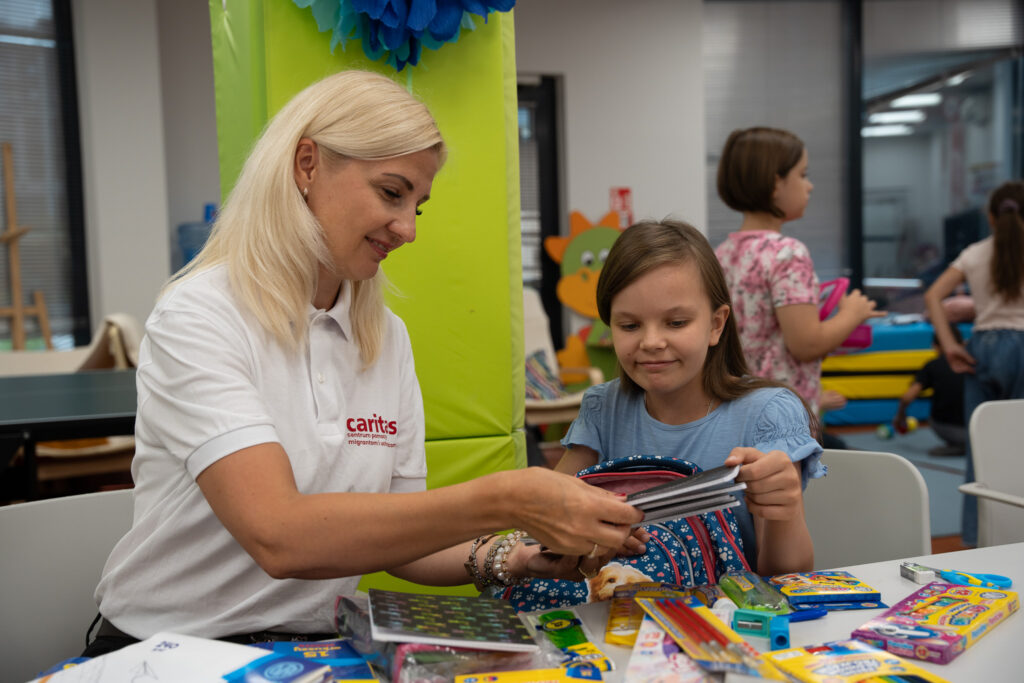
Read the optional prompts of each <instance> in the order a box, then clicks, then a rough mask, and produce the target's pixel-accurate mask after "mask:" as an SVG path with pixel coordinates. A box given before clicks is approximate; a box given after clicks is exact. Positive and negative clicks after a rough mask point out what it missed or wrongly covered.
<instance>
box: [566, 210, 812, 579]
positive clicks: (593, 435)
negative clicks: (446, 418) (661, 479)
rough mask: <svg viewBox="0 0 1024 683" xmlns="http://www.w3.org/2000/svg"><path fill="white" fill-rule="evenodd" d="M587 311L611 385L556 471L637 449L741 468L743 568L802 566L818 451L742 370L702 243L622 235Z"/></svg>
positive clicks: (584, 415) (765, 384)
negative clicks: (609, 365)
mask: <svg viewBox="0 0 1024 683" xmlns="http://www.w3.org/2000/svg"><path fill="white" fill-rule="evenodd" d="M597 307H598V312H599V313H600V316H601V320H602V321H604V323H605V324H607V325H608V326H609V327H610V328H611V332H612V344H613V346H614V348H615V355H616V357H617V359H618V365H619V378H618V379H616V380H612V381H611V382H607V383H605V384H601V385H598V386H596V387H592V388H591V389H589V390H588V391H587V393H586V395H585V396H584V398H583V403H582V405H581V407H580V414H579V417H577V419H576V420H575V421H574V422H573V423H572V425H571V426H570V428H569V431H568V433H567V434H566V436H565V438H564V439H563V440H562V444H563V445H564V446H566V448H567V449H568V450H567V451H566V452H565V455H564V456H563V457H562V460H561V461H560V462H559V464H558V468H557V469H559V470H560V471H562V472H577V471H579V470H580V469H582V468H584V467H588V466H590V465H594V464H596V463H598V462H599V461H606V460H611V459H615V458H620V457H624V456H629V455H633V454H637V453H643V454H656V455H661V456H671V457H675V458H680V459H685V460H689V461H691V462H693V463H695V464H697V465H699V466H700V467H701V468H703V469H705V470H707V469H711V468H713V467H717V466H719V465H723V464H725V465H741V466H742V467H741V469H740V473H739V476H738V477H737V480H738V481H744V482H746V483H747V489H746V504H745V505H741V506H740V507H737V508H734V511H735V512H736V518H737V520H738V521H739V524H740V531H741V537H742V539H743V546H744V553H745V554H746V555H747V557H748V561H749V563H750V565H751V567H756V569H757V571H758V572H760V573H762V574H778V573H785V572H793V571H806V570H810V569H811V568H812V566H813V561H814V550H813V546H812V543H811V536H810V533H809V532H808V530H807V524H806V522H805V521H804V510H803V486H804V485H805V483H806V481H807V479H808V478H810V477H820V476H822V475H823V473H824V468H823V467H822V466H821V465H820V464H819V462H818V460H819V457H820V455H821V447H820V446H819V445H818V443H817V441H815V439H814V437H813V436H812V435H811V427H810V424H809V422H810V421H811V418H809V414H808V411H807V409H806V408H805V406H804V405H803V404H802V403H801V401H800V399H799V398H798V397H797V396H796V395H794V394H793V393H792V392H791V391H789V390H788V389H787V388H785V387H782V386H780V385H778V384H777V383H775V382H771V381H769V380H764V379H760V378H756V377H751V376H750V375H749V374H748V372H747V365H746V362H745V360H744V358H743V352H742V349H741V347H740V342H739V335H738V334H737V331H736V326H735V323H734V322H733V320H732V317H731V316H730V311H731V305H730V301H729V290H728V288H727V287H726V284H725V278H724V277H723V275H722V269H721V267H720V266H719V264H718V261H717V260H716V259H715V255H714V252H713V251H712V250H711V245H710V244H708V241H707V239H705V237H704V236H703V235H701V234H700V232H698V231H697V230H696V229H694V228H693V227H691V226H689V225H686V224H685V223H679V222H674V221H664V222H661V223H638V224H636V225H634V226H632V227H630V228H628V229H627V230H625V231H624V232H623V233H622V235H621V236H620V237H619V238H618V240H617V241H616V242H615V245H614V246H613V247H612V249H611V251H610V252H609V254H608V259H607V260H606V261H605V264H604V267H603V268H602V269H601V276H600V279H599V280H598V285H597ZM645 537H646V534H643V533H642V532H641V533H640V534H638V538H639V540H645ZM633 540H637V539H633ZM622 552H623V553H632V552H635V548H632V547H627V548H624V549H622Z"/></svg>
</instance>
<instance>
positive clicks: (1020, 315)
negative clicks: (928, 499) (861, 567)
mask: <svg viewBox="0 0 1024 683" xmlns="http://www.w3.org/2000/svg"><path fill="white" fill-rule="evenodd" d="M1022 207H1024V182H1021V181H1019V180H1014V181H1010V182H1006V183H1003V184H1002V185H1001V186H999V187H998V188H997V189H996V190H995V191H994V192H993V193H992V196H991V197H990V198H989V202H988V222H989V225H990V226H991V227H992V235H991V236H989V237H986V238H985V239H983V240H981V241H980V242H975V243H974V244H971V245H970V246H968V247H967V248H965V249H964V250H963V251H962V252H960V255H959V256H957V257H956V259H955V260H954V261H953V263H952V264H950V266H949V268H947V269H946V270H945V271H944V272H943V273H942V275H940V276H939V277H938V279H937V280H935V282H933V283H932V286H931V287H929V288H928V291H927V292H925V295H924V301H925V305H926V306H927V308H928V314H929V316H930V317H931V320H932V325H933V326H934V327H935V335H936V336H937V337H938V338H939V344H940V345H941V346H942V352H943V353H944V354H945V355H946V359H947V360H949V364H950V366H951V367H952V368H953V369H954V370H956V371H957V372H963V373H967V374H966V376H965V378H964V423H965V424H970V419H971V413H973V412H974V409H975V408H977V407H978V406H979V405H980V404H981V403H983V402H985V401H998V400H1002V399H1009V398H1024V220H1022V213H1021V210H1022ZM963 282H967V284H968V286H969V287H970V290H971V296H972V298H973V299H974V305H975V308H976V310H977V314H976V316H975V318H974V329H973V332H972V333H971V338H970V339H969V340H968V341H967V344H966V346H965V345H964V344H962V343H959V342H958V341H957V340H956V339H955V338H954V337H953V333H952V332H951V331H950V328H949V320H948V318H947V316H946V311H945V309H944V308H943V306H942V301H943V299H945V298H946V297H947V296H949V295H950V294H952V293H953V290H955V289H956V288H957V287H958V286H959V285H960V284H962V283H963ZM965 478H966V481H968V482H970V481H974V460H973V458H972V457H971V452H970V443H969V442H968V451H967V471H966V473H965ZM961 536H962V538H961V542H962V543H963V544H964V545H967V546H974V545H977V542H978V502H977V499H976V498H975V497H974V496H966V497H965V498H964V505H963V519H962V529H961Z"/></svg>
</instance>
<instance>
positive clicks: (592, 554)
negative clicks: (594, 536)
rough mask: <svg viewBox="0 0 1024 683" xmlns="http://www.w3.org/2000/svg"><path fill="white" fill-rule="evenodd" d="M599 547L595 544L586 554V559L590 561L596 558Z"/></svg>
mask: <svg viewBox="0 0 1024 683" xmlns="http://www.w3.org/2000/svg"><path fill="white" fill-rule="evenodd" d="M600 547H601V546H599V545H598V544H597V543H595V544H594V547H593V548H591V549H590V552H589V553H587V557H589V558H591V559H593V558H595V557H597V549H598V548H600Z"/></svg>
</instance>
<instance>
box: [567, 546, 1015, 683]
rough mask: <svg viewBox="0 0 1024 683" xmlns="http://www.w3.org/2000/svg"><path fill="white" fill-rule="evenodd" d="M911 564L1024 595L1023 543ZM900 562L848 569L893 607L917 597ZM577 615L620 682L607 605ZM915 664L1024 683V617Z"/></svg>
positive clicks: (972, 681)
mask: <svg viewBox="0 0 1024 683" xmlns="http://www.w3.org/2000/svg"><path fill="white" fill-rule="evenodd" d="M906 559H909V560H914V561H916V562H920V563H921V564H923V565H927V566H930V567H937V568H939V569H959V570H962V571H966V572H977V573H985V574H1002V575H1003V576H1008V577H1010V578H1011V579H1012V580H1013V586H1012V590H1015V591H1018V592H1021V591H1024V543H1013V544H1010V545H1001V546H993V547H990V548H977V549H974V550H962V551H959V552H954V553H943V554H941V555H926V556H921V557H909V558H906ZM899 565H900V560H892V561H889V562H874V563H872V564H859V565H855V566H852V567H838V569H844V570H846V571H848V572H850V573H851V574H853V575H854V576H856V577H857V578H858V579H861V580H863V581H864V582H866V583H868V584H869V585H871V586H874V587H875V588H877V589H878V590H879V591H881V593H882V601H883V602H884V603H886V604H887V605H894V604H896V603H897V602H899V601H900V600H902V599H903V598H905V597H907V596H908V595H910V594H911V593H913V592H914V591H915V590H917V588H919V586H918V585H917V584H916V583H914V582H913V581H910V580H908V579H904V578H903V577H901V576H900V572H899ZM576 609H577V611H578V613H579V615H580V618H581V619H582V620H583V622H584V625H585V627H586V629H587V630H588V631H589V633H590V634H591V635H592V637H593V638H594V642H595V643H596V644H597V645H598V646H599V647H600V648H601V649H602V651H604V653H605V654H607V655H608V656H609V657H611V658H612V659H614V660H615V666H616V670H615V671H614V672H611V673H608V674H605V680H607V681H621V680H622V673H623V672H624V671H625V669H626V664H627V662H628V661H629V654H630V649H629V648H625V647H620V646H617V645H610V644H608V643H605V642H604V630H605V624H606V622H607V618H608V603H607V602H600V603H593V604H589V605H581V606H578V607H577V608H576ZM883 611H884V610H880V609H874V610H871V609H864V610H848V611H836V612H829V613H828V615H827V616H825V617H823V618H822V619H818V620H815V621H804V622H797V623H795V624H792V625H791V626H790V633H789V637H790V644H791V645H792V646H793V647H802V646H805V645H818V644H821V643H824V642H827V641H831V640H845V639H847V638H849V637H850V633H851V632H852V631H853V630H854V629H856V628H857V627H858V626H860V625H861V624H863V623H864V622H866V621H867V620H868V619H870V618H872V617H874V616H877V615H878V614H881V613H882V612H883ZM749 641H750V644H751V645H753V646H754V647H756V648H758V649H759V650H764V649H766V648H767V645H768V642H767V640H763V639H761V638H750V639H749ZM914 662H915V663H916V664H919V665H920V666H921V667H923V668H925V669H928V670H929V671H933V672H935V673H936V674H937V675H939V676H942V677H943V678H945V679H946V680H949V681H952V683H978V682H980V681H984V683H1002V682H1005V683H1019V682H1020V681H1024V616H1022V615H1021V614H1020V611H1018V612H1015V613H1014V614H1012V615H1010V617H1009V618H1008V619H1006V620H1005V621H1004V622H1003V623H1001V624H999V625H998V626H996V627H995V628H994V629H993V630H992V631H991V632H989V633H988V634H986V635H985V636H984V637H983V638H981V639H980V640H978V641H977V642H976V643H974V645H972V646H971V647H969V648H968V649H967V650H965V651H964V652H963V653H962V654H961V655H960V656H959V657H957V658H956V659H954V660H953V661H952V662H951V663H949V664H932V663H928V662H922V661H920V660H914Z"/></svg>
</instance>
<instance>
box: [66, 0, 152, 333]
mask: <svg viewBox="0 0 1024 683" xmlns="http://www.w3.org/2000/svg"><path fill="white" fill-rule="evenodd" d="M71 10H72V21H73V31H74V40H75V67H76V70H77V77H78V97H79V116H80V125H81V140H82V175H83V179H84V191H85V237H86V256H87V268H88V273H89V305H90V309H91V313H92V322H93V324H94V325H95V324H96V323H97V322H98V321H99V320H100V318H101V317H102V316H103V315H105V314H107V313H115V312H125V313H130V314H131V315H134V316H136V317H137V318H139V319H140V321H141V320H144V319H145V318H146V316H148V315H149V312H150V310H151V309H152V307H153V302H154V299H155V297H156V294H157V291H158V290H159V288H160V285H161V284H162V283H163V281H164V280H165V279H166V278H167V276H168V270H169V267H168V249H167V183H166V172H165V166H164V134H163V112H162V108H161V93H160V62H159V55H158V50H157V45H158V40H157V16H156V3H155V0H133V2H122V1H120V0H72V3H71Z"/></svg>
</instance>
